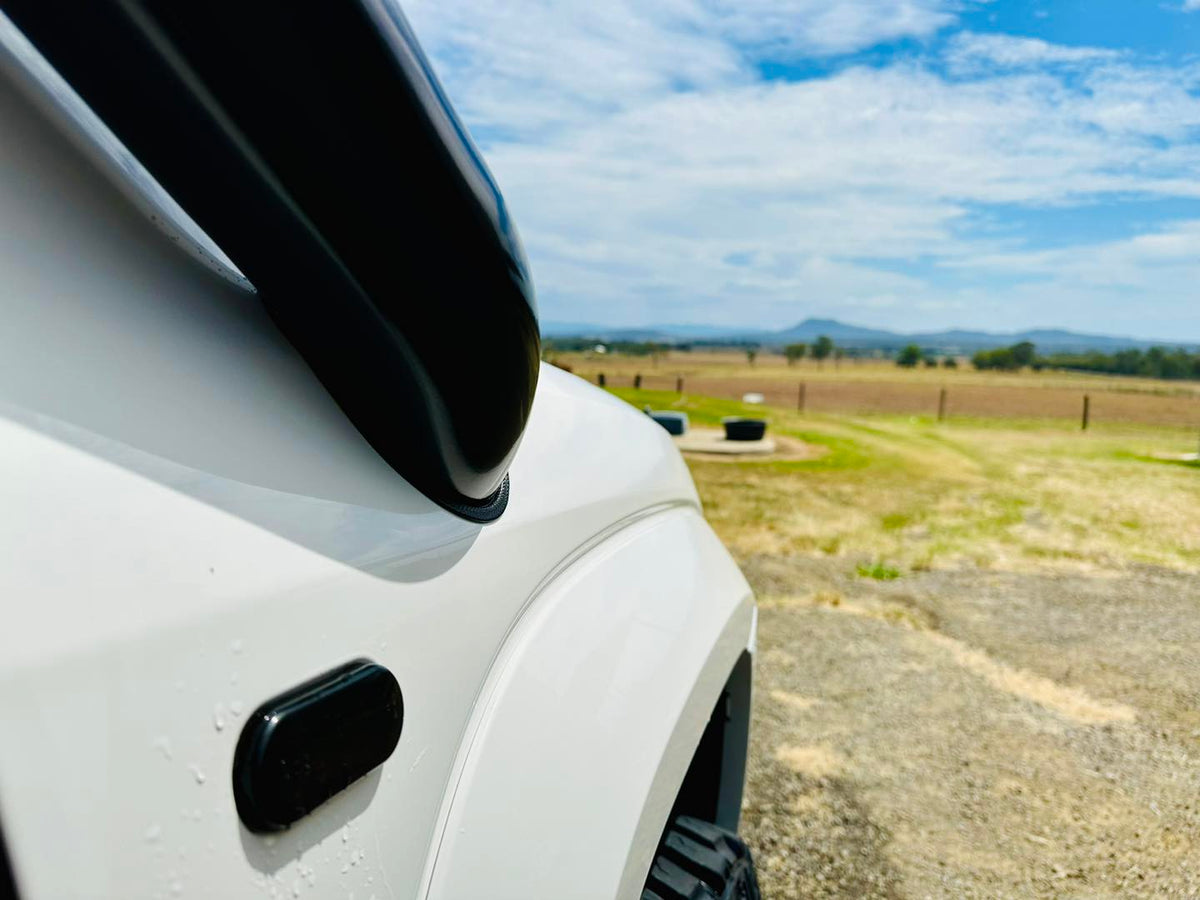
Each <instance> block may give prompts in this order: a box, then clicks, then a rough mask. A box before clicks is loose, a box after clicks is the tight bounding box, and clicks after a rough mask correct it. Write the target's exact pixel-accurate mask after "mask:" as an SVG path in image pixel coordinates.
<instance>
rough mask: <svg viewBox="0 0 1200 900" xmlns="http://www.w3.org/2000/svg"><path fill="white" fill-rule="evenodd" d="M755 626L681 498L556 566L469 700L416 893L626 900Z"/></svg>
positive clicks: (718, 550)
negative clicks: (436, 833)
mask: <svg viewBox="0 0 1200 900" xmlns="http://www.w3.org/2000/svg"><path fill="white" fill-rule="evenodd" d="M754 620H755V609H754V606H753V600H752V597H751V594H750V589H749V587H748V586H747V584H746V582H745V580H744V579H743V578H742V575H741V573H740V572H739V571H738V569H737V567H736V565H734V563H733V561H732V560H731V559H730V557H729V555H728V553H727V552H726V551H725V549H724V548H723V547H722V546H721V544H720V542H719V541H718V540H717V538H716V536H715V535H714V534H713V533H712V531H711V530H710V529H709V527H708V525H707V524H706V523H705V522H704V520H703V519H702V518H701V516H700V515H699V514H698V513H697V511H696V510H695V509H694V508H693V507H690V506H688V507H685V506H679V507H673V508H670V509H668V510H665V511H660V512H658V513H656V514H653V515H650V516H647V517H645V518H643V519H642V520H640V521H637V522H635V523H634V524H632V525H628V526H627V527H625V528H623V529H621V530H619V531H617V532H616V533H615V534H613V535H612V536H611V537H609V538H608V539H607V540H604V541H602V542H601V543H599V544H598V545H597V546H594V547H593V548H592V549H591V550H589V551H587V552H586V553H584V554H583V555H582V556H580V557H579V558H578V559H576V560H575V561H574V562H573V563H571V564H570V565H568V566H567V567H565V568H564V569H563V570H562V571H561V572H560V573H559V574H558V575H557V576H556V577H554V578H553V579H552V580H551V581H549V583H548V584H546V585H545V586H544V587H543V588H542V589H541V590H540V591H539V592H538V594H537V596H536V597H535V598H534V599H533V601H532V602H531V603H530V605H529V606H528V607H527V609H526V611H525V613H524V614H523V616H522V617H521V618H520V620H519V621H518V622H517V624H516V626H515V627H514V629H513V630H512V632H511V633H510V634H509V636H508V639H507V640H506V642H505V644H504V646H503V648H502V650H501V652H500V654H499V656H498V657H497V659H496V662H495V664H494V666H493V668H492V670H491V673H490V675H489V677H488V680H487V682H486V684H485V686H484V689H483V691H482V692H481V694H480V698H479V701H478V703H477V705H476V709H475V713H474V715H473V717H472V721H471V723H470V725H469V727H468V729H467V733H466V736H465V739H464V742H463V746H462V750H461V751H460V754H459V758H458V761H457V764H456V766H455V769H454V773H453V775H452V777H451V782H450V787H449V790H448V791H447V800H446V803H445V804H444V806H443V815H442V820H441V821H442V829H441V835H440V841H439V840H438V839H437V838H435V840H434V844H433V847H432V849H431V852H430V859H429V864H428V865H427V867H426V877H425V885H426V892H425V894H424V896H425V897H427V898H429V900H478V898H480V897H488V898H489V900H504V898H513V900H516V898H520V900H530V898H540V897H555V898H563V900H568V898H588V900H598V898H604V900H611V898H627V897H637V896H638V895H639V893H640V891H641V888H642V884H643V882H644V880H645V877H646V872H647V870H648V869H649V866H650V862H651V858H652V856H653V853H654V849H655V846H656V844H657V842H658V839H659V836H660V834H661V832H662V829H663V826H664V824H665V822H666V818H667V815H668V813H669V811H670V809H671V806H672V803H673V802H674V800H675V795H676V792H677V791H678V789H679V786H680V783H681V782H682V780H683V777H684V774H685V772H686V771H687V768H688V764H689V762H690V761H691V759H692V754H693V752H694V750H695V748H696V745H697V743H698V741H699V739H700V735H701V733H702V732H703V731H704V728H705V725H706V723H707V721H708V718H709V714H710V712H711V711H712V709H713V705H714V703H715V701H716V700H717V698H718V697H719V695H720V694H721V691H722V689H723V687H724V685H725V682H726V680H727V679H728V678H729V676H730V672H731V671H732V669H733V668H734V665H735V663H737V661H738V659H739V658H740V657H741V656H742V654H743V653H745V652H746V650H747V648H748V647H751V645H752V642H753V631H754ZM463 626H464V627H470V623H466V622H464V623H463ZM736 800H740V783H739V784H738V785H737V790H736ZM736 800H735V802H736Z"/></svg>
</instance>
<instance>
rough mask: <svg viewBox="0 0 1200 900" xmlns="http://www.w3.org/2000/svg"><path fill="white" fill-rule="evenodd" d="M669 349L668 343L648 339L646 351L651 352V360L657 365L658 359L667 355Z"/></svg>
mask: <svg viewBox="0 0 1200 900" xmlns="http://www.w3.org/2000/svg"><path fill="white" fill-rule="evenodd" d="M667 349H668V348H667V345H666V344H659V343H656V342H654V341H648V342H647V343H646V352H647V353H649V354H650V361H651V362H652V363H653V364H654V366H655V367H657V366H658V361H659V360H660V359H663V358H664V357H666V355H667Z"/></svg>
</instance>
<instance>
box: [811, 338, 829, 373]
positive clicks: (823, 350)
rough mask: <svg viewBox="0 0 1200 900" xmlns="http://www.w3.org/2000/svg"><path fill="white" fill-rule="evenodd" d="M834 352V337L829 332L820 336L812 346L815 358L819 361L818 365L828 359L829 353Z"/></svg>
mask: <svg viewBox="0 0 1200 900" xmlns="http://www.w3.org/2000/svg"><path fill="white" fill-rule="evenodd" d="M832 352H833V338H831V337H830V336H829V335H827V334H823V335H821V336H820V337H818V338H817V341H816V343H815V344H813V346H812V355H813V359H815V360H816V361H817V365H818V366H819V365H820V364H821V363H823V362H824V361H825V360H826V359H828V358H829V354H830V353H832Z"/></svg>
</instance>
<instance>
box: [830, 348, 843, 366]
mask: <svg viewBox="0 0 1200 900" xmlns="http://www.w3.org/2000/svg"><path fill="white" fill-rule="evenodd" d="M845 355H846V351H845V350H843V349H842V348H841V347H834V348H833V367H834V368H835V369H840V368H841V367H842V357H843V356H845Z"/></svg>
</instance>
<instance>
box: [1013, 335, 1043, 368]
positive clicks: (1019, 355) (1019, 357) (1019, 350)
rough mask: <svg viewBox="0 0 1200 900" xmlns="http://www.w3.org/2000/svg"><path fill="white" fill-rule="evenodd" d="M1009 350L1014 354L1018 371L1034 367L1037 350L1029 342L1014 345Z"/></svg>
mask: <svg viewBox="0 0 1200 900" xmlns="http://www.w3.org/2000/svg"><path fill="white" fill-rule="evenodd" d="M1008 349H1009V350H1010V351H1011V352H1012V357H1013V362H1014V363H1015V364H1016V366H1017V368H1018V369H1023V368H1025V367H1026V366H1031V365H1033V360H1034V357H1035V356H1037V348H1036V347H1034V346H1033V344H1031V343H1030V342H1029V341H1021V343H1019V344H1013V345H1012V346H1011V347H1009V348H1008Z"/></svg>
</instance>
